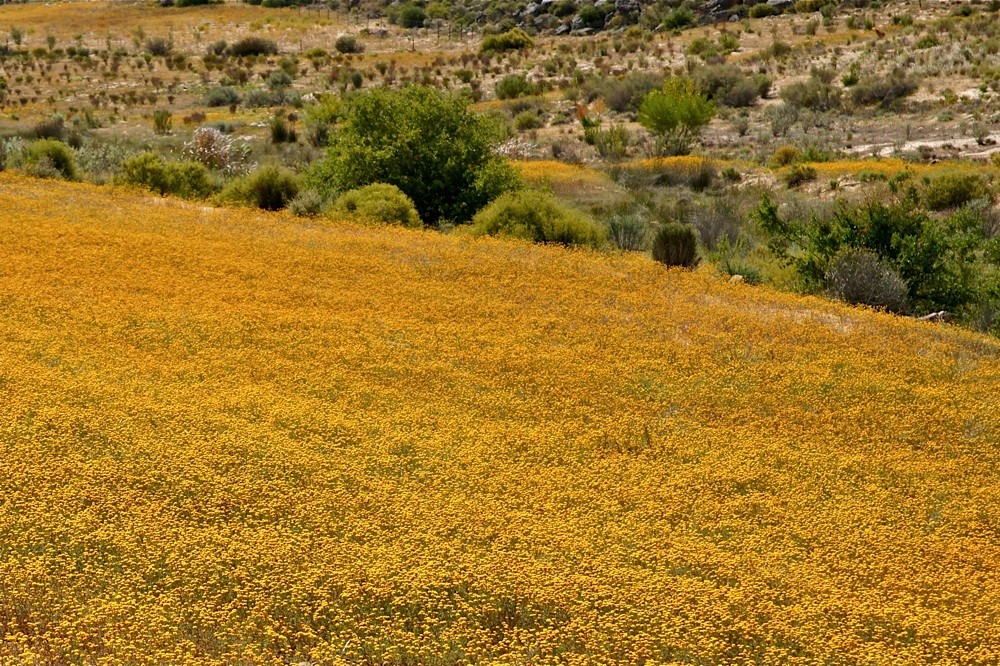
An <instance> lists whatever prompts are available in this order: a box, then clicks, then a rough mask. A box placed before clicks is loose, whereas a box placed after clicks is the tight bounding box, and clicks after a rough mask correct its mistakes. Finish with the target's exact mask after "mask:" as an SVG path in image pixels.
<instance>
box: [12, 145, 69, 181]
mask: <svg viewBox="0 0 1000 666" xmlns="http://www.w3.org/2000/svg"><path fill="white" fill-rule="evenodd" d="M25 166H26V167H27V170H28V172H29V173H32V174H34V175H36V176H41V177H54V178H64V179H66V180H76V179H77V169H76V159H75V157H74V155H73V149H72V148H70V147H69V146H68V145H67V144H65V143H63V142H62V141H58V140H56V139H38V140H37V141H33V142H31V143H30V144H29V145H28V148H27V153H26V155H25Z"/></svg>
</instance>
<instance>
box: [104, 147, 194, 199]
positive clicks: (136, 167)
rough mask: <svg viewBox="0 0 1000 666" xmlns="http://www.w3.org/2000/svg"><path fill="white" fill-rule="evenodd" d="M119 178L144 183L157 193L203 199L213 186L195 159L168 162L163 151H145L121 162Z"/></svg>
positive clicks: (139, 184)
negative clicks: (193, 160) (162, 153)
mask: <svg viewBox="0 0 1000 666" xmlns="http://www.w3.org/2000/svg"><path fill="white" fill-rule="evenodd" d="M119 181H120V182H122V183H124V184H126V185H133V186H137V187H144V188H146V189H149V190H152V191H153V192H155V193H157V194H159V195H160V196H166V195H168V194H169V195H174V196H179V197H183V198H185V199H204V198H207V197H209V196H210V195H211V194H212V192H213V190H214V188H213V186H212V181H211V179H210V177H209V174H208V169H206V168H205V166H204V165H203V164H200V163H198V162H191V161H187V162H168V161H167V160H165V159H164V158H163V156H162V155H160V154H158V153H154V152H152V151H147V152H144V153H139V154H138V155H135V156H133V157H130V158H129V159H127V160H125V161H124V162H123V163H122V171H121V175H120V176H119Z"/></svg>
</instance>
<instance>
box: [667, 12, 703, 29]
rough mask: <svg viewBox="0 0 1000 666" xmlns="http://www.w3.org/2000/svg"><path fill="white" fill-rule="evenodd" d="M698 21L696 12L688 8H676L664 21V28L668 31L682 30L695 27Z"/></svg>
mask: <svg viewBox="0 0 1000 666" xmlns="http://www.w3.org/2000/svg"><path fill="white" fill-rule="evenodd" d="M697 20H698V17H696V16H695V14H694V12H693V11H691V10H690V9H688V8H687V7H676V8H675V9H672V10H671V11H670V13H669V14H667V15H666V16H665V17H664V19H663V27H664V29H666V30H681V29H683V28H686V27H688V26H690V25H694V24H695V23H696V22H697Z"/></svg>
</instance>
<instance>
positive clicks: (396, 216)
mask: <svg viewBox="0 0 1000 666" xmlns="http://www.w3.org/2000/svg"><path fill="white" fill-rule="evenodd" d="M333 209H334V210H335V211H338V212H340V213H347V214H348V215H350V216H352V217H356V218H360V219H362V220H369V221H372V222H378V223H381V224H392V225H398V226H401V227H408V228H410V229H419V228H421V227H423V226H424V224H423V222H421V221H420V215H419V214H418V213H417V208H416V206H414V205H413V200H412V199H410V197H408V196H406V194H404V193H403V191H402V190H401V189H399V188H398V187H396V186H395V185H389V184H387V183H373V184H371V185H366V186H364V187H359V188H357V189H355V190H350V191H349V192H345V193H344V194H342V195H341V196H340V197H339V198H338V199H337V201H336V202H335V203H334V205H333Z"/></svg>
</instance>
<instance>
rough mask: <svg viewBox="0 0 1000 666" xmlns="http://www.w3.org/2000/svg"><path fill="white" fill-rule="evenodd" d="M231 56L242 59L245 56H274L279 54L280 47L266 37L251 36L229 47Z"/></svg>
mask: <svg viewBox="0 0 1000 666" xmlns="http://www.w3.org/2000/svg"><path fill="white" fill-rule="evenodd" d="M228 51H229V55H231V56H236V57H237V58H241V57H244V56H261V55H274V54H276V53H277V52H278V45H277V44H276V43H275V42H274V41H272V40H270V39H265V38H264V37H257V36H255V35H250V36H248V37H244V38H243V39H241V40H239V41H237V42H234V43H233V44H230V45H229V49H228Z"/></svg>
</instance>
